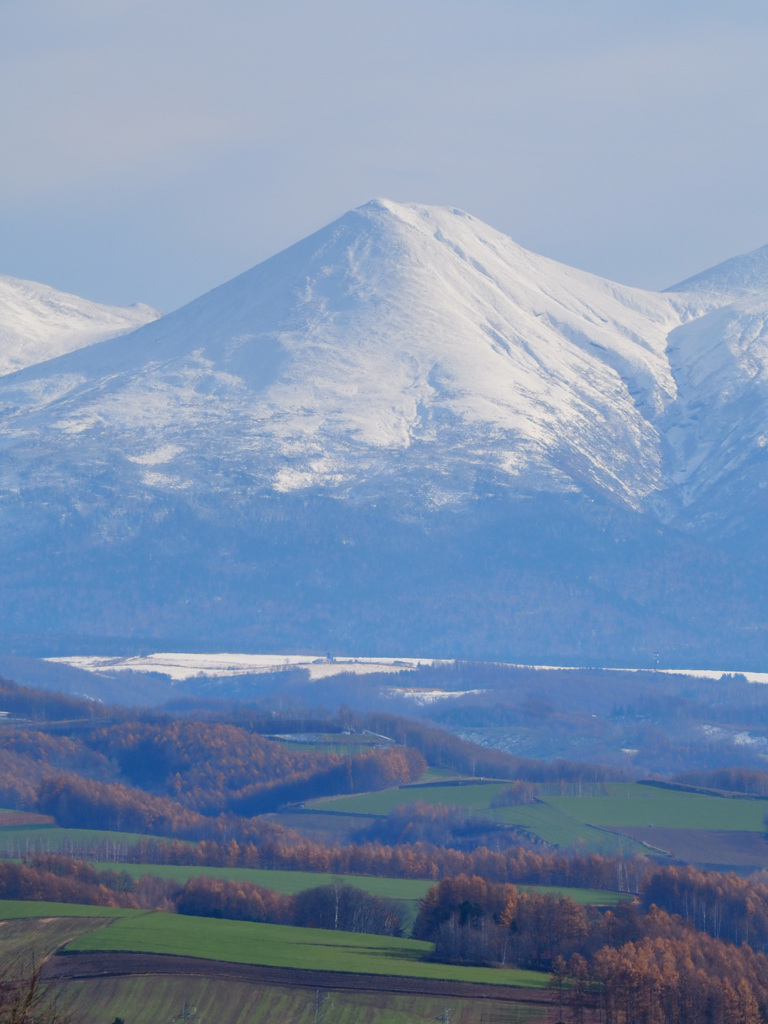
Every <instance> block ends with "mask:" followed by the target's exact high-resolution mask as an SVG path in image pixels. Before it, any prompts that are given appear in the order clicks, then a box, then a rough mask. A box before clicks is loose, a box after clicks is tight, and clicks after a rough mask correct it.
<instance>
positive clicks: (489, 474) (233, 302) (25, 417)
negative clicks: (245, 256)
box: [0, 201, 687, 507]
mask: <svg viewBox="0 0 768 1024" xmlns="http://www.w3.org/2000/svg"><path fill="white" fill-rule="evenodd" d="M686 315H687V314H686V312H685V308H684V303H681V299H680V296H677V295H658V294H655V293H650V292H645V291H641V290H638V289H633V288H627V287H623V286H620V285H616V284H613V283H611V282H608V281H605V280H602V279H600V278H597V277H595V276H593V275H590V274H587V273H584V272H581V271H578V270H574V269H571V268H569V267H565V266H563V265H561V264H558V263H555V262H554V261H552V260H548V259H545V258H544V257H541V256H537V255H535V254H533V253H531V252H528V251H526V250H525V249H522V248H521V247H519V246H517V245H516V244H515V243H513V242H512V241H511V240H510V239H509V238H507V237H506V236H505V235H503V234H501V233H499V232H497V231H495V230H494V229H492V228H490V227H488V226H487V225H485V224H483V223H482V222H480V221H478V220H476V219H474V218H473V217H470V216H468V215H467V214H465V213H462V212H460V211H457V210H448V209H439V208H431V207H423V206H415V205H404V204H395V203H391V202H384V201H374V202H372V203H369V204H367V205H366V206H364V207H362V208H360V209H358V210H355V211H352V212H350V213H348V214H346V215H345V216H343V217H342V218H341V219H340V220H338V221H336V222H335V223H333V224H331V225H329V226H328V227H327V228H325V229H323V230H321V231H320V232H318V233H317V234H315V235H313V236H311V237H310V238H307V239H305V240H304V241H302V242H300V243H298V244H297V245H295V246H293V247H291V248H290V249H288V250H286V251H285V252H282V253H280V254H279V255H277V256H275V257H273V258H272V259H270V260H267V261H266V262H265V263H262V264H260V265H259V266H257V267H255V268H254V269H253V270H250V271H248V272H247V273H245V274H243V275H242V276H240V277H238V278H236V279H235V280H233V281H230V282H229V283H228V284H225V285H223V286H221V287H220V288H217V289H215V290H214V291H212V292H210V293H209V294H207V295H205V296H203V297H201V298H200V299H198V300H196V301H195V302H193V303H191V304H190V305H188V306H186V307H184V308H183V309H181V310H179V311H177V312H176V313H173V314H170V315H169V316H166V317H164V318H163V319H162V320H159V321H157V322H155V323H152V324H149V325H147V326H146V327H144V328H142V329H141V330H139V331H137V332H136V333H135V334H133V335H132V337H131V340H130V345H126V344H125V343H124V339H121V340H120V341H117V342H115V341H108V342H105V343H102V344H100V345H97V346H94V347H91V348H89V349H86V350H81V351H79V352H74V353H72V354H70V355H68V356H64V357H62V358H60V359H58V360H55V361H52V362H50V363H47V364H45V365H44V366H40V367H34V368H31V369H30V370H28V371H26V372H24V373H21V374H18V375H16V376H15V377H14V378H13V379H11V380H8V381H7V382H5V384H4V385H3V386H2V387H0V409H2V411H3V414H4V431H3V433H4V437H5V447H6V451H9V449H12V450H13V453H14V455H13V458H12V459H11V462H12V463H13V467H14V468H13V478H14V486H19V477H21V480H22V482H23V479H24V477H25V476H26V475H27V468H26V467H27V466H28V465H29V460H28V459H26V458H25V456H24V451H25V449H26V450H28V446H32V447H33V448H34V449H35V450H36V451H37V452H39V443H40V442H41V441H43V440H44V441H45V446H46V448H47V450H48V451H49V452H50V453H51V456H52V457H51V458H50V460H49V461H48V465H47V467H46V468H45V469H44V470H43V469H42V467H41V464H40V462H39V461H38V460H37V459H35V472H36V473H37V474H38V481H39V479H40V478H41V477H40V474H41V472H42V473H43V478H44V479H45V480H46V482H47V483H50V484H53V485H54V486H56V481H58V484H59V485H62V486H68V480H69V478H70V477H71V475H72V473H73V472H74V473H75V475H77V476H80V477H81V479H87V478H88V475H89V473H90V472H92V471H93V468H94V466H96V465H103V464H104V463H105V461H107V462H109V463H110V465H111V468H112V469H113V470H114V471H116V472H118V474H119V476H120V477H121V480H122V481H123V483H122V484H121V487H125V488H126V489H127V490H129V491H131V492H135V491H138V490H141V489H149V490H151V491H154V492H165V493H172V492H176V493H178V492H179V491H180V490H190V491H196V490H199V489H200V488H201V487H202V488H205V489H207V490H208V491H210V492H217V491H219V492H223V491H226V492H227V493H231V491H232V488H233V486H234V487H235V488H236V490H237V491H238V492H239V493H241V494H247V493H249V492H251V491H252V490H253V489H254V488H255V489H258V490H265V489H266V490H270V491H273V492H277V493H279V492H290V491H300V490H303V489H307V488H312V489H317V488H319V489H321V490H325V491H327V492H329V493H335V494H338V495H340V496H341V495H346V494H350V493H353V494H355V495H358V496H368V497H375V495H376V494H382V493H388V494H391V493H392V487H393V486H395V487H396V488H397V489H398V490H400V491H402V492H403V493H406V494H408V496H409V497H408V500H409V501H417V502H418V504H420V505H424V504H426V505H427V506H430V505H431V506H435V505H441V504H445V503H455V502H456V501H463V500H465V499H466V498H467V497H470V496H473V495H475V494H477V493H481V492H483V490H484V489H488V488H491V490H493V489H494V487H497V486H501V487H503V488H506V487H512V488H513V489H515V490H518V491H522V492H525V491H526V490H530V489H534V490H536V489H541V488H543V489H546V490H553V489H554V490H581V489H585V488H586V489H587V490H589V489H593V488H594V489H597V490H598V491H601V492H603V493H607V494H609V495H611V496H612V497H613V498H614V499H616V500H619V501H620V502H622V503H624V504H626V505H628V506H630V507H642V505H643V503H644V500H645V499H646V497H647V496H648V495H649V494H651V493H652V492H654V491H656V490H658V489H659V488H661V487H663V486H664V479H663V465H662V457H663V451H662V449H663V445H662V442H661V439H660V437H659V434H658V430H657V427H656V423H657V421H659V419H660V418H661V417H663V415H664V413H665V410H666V409H667V408H668V407H669V405H670V403H672V402H674V400H675V399H676V397H677V388H676V384H675V380H674V377H673V374H672V372H671V369H670V365H669V361H668V359H667V355H666V343H667V335H668V333H669V331H670V330H672V329H673V328H675V327H677V326H678V325H680V324H681V323H682V322H683V320H684V319H685V318H686ZM28 482H29V483H31V482H32V481H31V479H30V480H28Z"/></svg>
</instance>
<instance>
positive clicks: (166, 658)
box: [45, 654, 436, 682]
mask: <svg viewBox="0 0 768 1024" xmlns="http://www.w3.org/2000/svg"><path fill="white" fill-rule="evenodd" d="M45 660H46V661H52V662H61V663H63V664H65V665H72V666H73V667H74V668H80V669H84V670H85V671H87V672H95V673H99V672H102V673H104V672H109V673H111V672H157V673H159V674H160V675H164V676H168V678H169V679H172V680H173V681H174V682H180V681H181V680H183V679H192V678H194V677H195V676H218V677H226V676H243V675H254V674H258V673H262V672H276V671H278V670H279V669H284V668H305V669H307V671H308V672H309V676H310V679H323V678H324V677H326V676H334V675H339V673H341V672H354V673H355V674H357V675H363V674H366V673H370V672H408V671H411V670H413V669H415V668H418V666H419V665H433V664H436V662H435V659H433V658H344V657H342V658H333V659H332V660H329V659H328V658H318V657H317V655H314V654H147V655H143V656H137V657H134V658H104V657H70V658H46V659H45Z"/></svg>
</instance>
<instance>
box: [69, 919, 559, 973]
mask: <svg viewBox="0 0 768 1024" xmlns="http://www.w3.org/2000/svg"><path fill="white" fill-rule="evenodd" d="M69 948H70V949H72V950H110V951H119V952H128V951H133V952H148V953H172V954H176V955H178V956H195V957H202V958H204V959H209V960H226V961H228V962H230V963H245V964H260V965H264V966H269V967H297V968H303V969H306V970H319V971H351V972H354V973H365V974H389V975H396V976H403V977H414V978H443V979H445V978H448V979H452V980H455V981H474V982H484V983H486V984H490V985H521V986H525V987H533V988H541V987H544V986H545V985H546V984H547V979H548V976H547V975H546V974H542V973H539V972H536V971H518V970H495V969H493V968H488V967H454V966H451V965H447V964H434V963H425V962H423V961H422V959H421V958H422V957H423V956H425V955H426V954H427V953H428V952H429V950H430V948H431V945H430V943H428V942H416V941H414V940H413V939H393V938H389V937H388V936H379V935H359V934H354V933H352V932H334V931H324V930H322V929H317V928H293V927H290V926H288V925H269V924H252V923H249V922H244V921H221V920H216V919H213V918H200V917H182V916H177V915H175V914H163V913H160V912H159V911H158V912H154V913H149V914H144V915H142V916H139V917H126V918H122V919H116V920H115V921H114V922H113V923H112V924H111V925H110V926H109V927H108V928H104V929H99V930H98V931H94V932H92V933H90V934H88V935H84V936H81V937H80V938H78V939H76V940H75V941H74V942H73V943H72V944H71V946H70V947H69Z"/></svg>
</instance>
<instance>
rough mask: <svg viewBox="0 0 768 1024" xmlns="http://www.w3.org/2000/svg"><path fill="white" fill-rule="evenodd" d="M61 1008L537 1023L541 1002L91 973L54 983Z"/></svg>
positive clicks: (134, 1018) (205, 1018) (150, 1015)
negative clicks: (87, 976)
mask: <svg viewBox="0 0 768 1024" xmlns="http://www.w3.org/2000/svg"><path fill="white" fill-rule="evenodd" d="M59 992H60V1007H61V1009H62V1010H63V1011H70V1012H71V1013H72V1014H73V1015H74V1017H75V1019H76V1020H78V1021H79V1022H81V1024H105V1022H107V1021H111V1020H114V1019H115V1017H122V1018H123V1019H124V1020H125V1021H127V1022H129V1024H157V1022H158V1021H161V1022H165V1021H170V1020H172V1019H173V1018H174V1017H176V1016H177V1015H178V1014H179V1012H180V1010H181V1009H182V1007H183V1006H184V1004H187V1006H190V1007H194V1009H195V1010H196V1017H195V1020H198V1021H200V1022H201V1024H211V1022H214V1021H215V1022H216V1024H276V1022H281V1021H284V1022H286V1024H315V1021H316V1020H320V1019H322V1020H324V1021H326V1022H328V1024H330V1022H333V1024H360V1022H361V1021H365V1022H366V1024H434V1022H435V1021H439V1020H441V1019H442V1017H443V1013H444V1011H445V1010H446V1008H447V1009H449V1011H450V1020H451V1021H452V1024H490V1022H498V1024H502V1022H503V1024H535V1022H536V1021H538V1020H540V1019H541V1018H542V1017H543V1016H544V1011H543V1010H542V1009H541V1008H539V1007H525V1006H520V1005H515V1004H514V1003H507V1002H504V1003H502V1002H497V1001H495V1000H492V999H483V1000H477V999H455V998H451V999H448V1000H447V999H445V998H444V997H435V996H431V997H430V996H413V995H400V994H395V993H389V992H376V993H365V992H343V991H333V990H332V991H323V992H321V994H320V996H319V997H318V992H317V990H316V989H306V988H286V987H283V986H278V985H274V986H272V985H269V986H267V985H250V984H247V983H246V982H240V981H233V980H221V979H217V978H200V977H181V978H179V977H171V976H163V975H157V976H153V977H151V978H149V977H130V978H94V979H88V980H87V981H68V982H66V983H64V984H62V985H61V986H60V989H59Z"/></svg>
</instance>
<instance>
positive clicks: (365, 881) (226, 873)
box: [94, 864, 633, 906]
mask: <svg viewBox="0 0 768 1024" xmlns="http://www.w3.org/2000/svg"><path fill="white" fill-rule="evenodd" d="M105 866H108V867H109V868H111V869H112V870H114V871H126V872H128V874H129V875H131V876H132V877H133V878H141V876H142V875H157V876H158V877H160V878H172V879H174V880H176V881H178V882H186V881H187V879H189V878H199V877H200V876H201V875H204V876H206V877H208V878H223V879H225V880H226V881H235V882H253V884H254V885H260V886H263V887H264V888H265V889H272V890H273V891H274V892H282V893H288V894H293V893H297V892H303V891H304V890H305V889H313V888H314V887H315V886H318V885H330V884H332V883H333V882H337V881H339V879H341V881H342V882H344V883H345V884H347V885H354V886H356V887H357V888H359V889H364V890H365V892H369V893H371V894H372V895H374V896H381V897H383V898H384V899H389V900H394V901H395V902H397V903H412V904H414V905H415V904H417V903H418V901H419V900H420V899H422V898H423V897H424V896H425V895H426V893H427V891H428V890H429V889H431V888H432V886H433V885H435V884H436V882H435V881H434V880H432V881H423V880H421V879H417V878H378V877H376V876H374V875H333V874H323V873H321V872H317V873H314V872H309V871H275V870H268V869H267V868H216V867H199V866H196V865H195V866H190V865H176V864H109V865H103V864H94V867H96V868H103V867H105ZM518 888H519V889H520V890H522V891H523V892H543V893H552V894H553V895H555V896H568V897H569V898H570V899H572V900H574V901H575V902H576V903H581V904H583V905H584V906H614V905H615V904H617V903H624V902H626V901H628V900H631V899H632V898H633V897H632V896H631V895H630V894H629V893H623V892H614V891H612V890H608V889H568V888H563V887H562V886H551V885H520V886H518Z"/></svg>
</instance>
